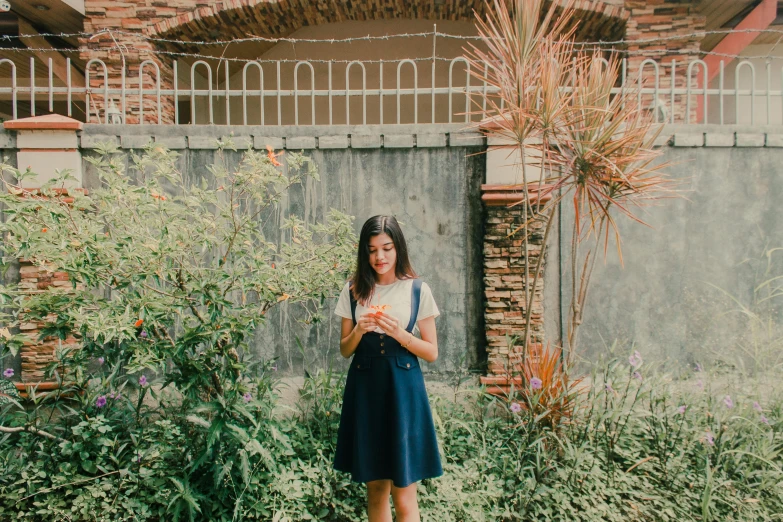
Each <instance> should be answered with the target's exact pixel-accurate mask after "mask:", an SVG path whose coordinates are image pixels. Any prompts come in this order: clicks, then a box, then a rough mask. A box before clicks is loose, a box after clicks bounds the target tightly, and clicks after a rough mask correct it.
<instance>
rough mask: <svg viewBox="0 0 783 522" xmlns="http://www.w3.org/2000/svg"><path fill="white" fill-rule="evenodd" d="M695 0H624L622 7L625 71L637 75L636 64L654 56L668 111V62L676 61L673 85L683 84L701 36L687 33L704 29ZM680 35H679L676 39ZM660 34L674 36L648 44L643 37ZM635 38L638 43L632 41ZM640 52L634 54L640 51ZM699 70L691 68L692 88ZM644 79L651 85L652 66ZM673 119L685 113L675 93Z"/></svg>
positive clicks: (682, 98) (647, 100)
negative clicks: (625, 17)
mask: <svg viewBox="0 0 783 522" xmlns="http://www.w3.org/2000/svg"><path fill="white" fill-rule="evenodd" d="M697 6H698V0H625V8H626V10H627V11H628V12H629V17H628V24H627V28H626V37H625V38H626V40H628V41H629V43H628V46H627V50H628V51H630V55H629V58H628V71H629V73H630V74H631V75H632V77H633V78H636V77H637V76H636V75H637V74H638V71H639V66H640V65H641V63H642V62H643V61H644V60H645V59H646V58H654V59H655V60H656V61H657V62H658V63H659V64H660V65H661V81H660V85H659V87H660V89H661V93H660V94H659V99H661V101H662V102H663V103H664V104H665V105H666V106H667V107H668V108H669V110H671V107H669V106H670V104H671V103H670V100H671V98H670V95H669V93H668V91H667V89H670V88H671V63H672V60H676V63H677V64H678V65H676V67H675V69H676V71H675V87H686V86H687V83H686V80H687V76H686V74H687V64H688V62H689V61H691V60H694V59H698V58H699V46H700V43H701V38H700V37H695V36H687V35H689V34H692V33H694V32H697V31H703V30H704V25H705V16H704V15H703V14H701V13H699V12H698V10H697ZM678 35H682V38H676V37H677V36H678ZM659 37H667V38H671V37H675V38H672V39H667V40H665V41H659V42H653V43H648V42H644V41H643V40H648V39H650V38H659ZM634 41H636V42H638V43H634ZM639 52H640V54H636V53H639ZM698 74H701V70H700V69H697V70H695V71H694V74H693V79H692V81H691V87H696V86H697V81H696V76H697V75H698ZM644 78H645V80H646V86H647V87H654V82H653V78H654V73H653V68H652V66H650V65H648V66H646V68H645V70H644ZM643 101H644V102H645V103H646V104H649V103H651V102H652V96H651V95H650V96H645V97H644V98H643ZM691 105H692V107H691V114H690V117H691V121H695V116H696V112H697V109H696V104H695V102H692V104H691ZM673 110H674V115H675V118H678V119H680V121H681V119H682V118H683V117H684V116H685V111H686V100H685V96H676V97H675V101H674V109H673Z"/></svg>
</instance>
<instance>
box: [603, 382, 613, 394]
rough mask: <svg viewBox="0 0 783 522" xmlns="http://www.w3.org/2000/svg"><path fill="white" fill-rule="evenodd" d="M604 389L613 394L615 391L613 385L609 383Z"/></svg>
mask: <svg viewBox="0 0 783 522" xmlns="http://www.w3.org/2000/svg"><path fill="white" fill-rule="evenodd" d="M604 389H605V390H606V391H608V392H613V391H614V388H612V385H611V384H609V383H608V382H607V383H606V386H604Z"/></svg>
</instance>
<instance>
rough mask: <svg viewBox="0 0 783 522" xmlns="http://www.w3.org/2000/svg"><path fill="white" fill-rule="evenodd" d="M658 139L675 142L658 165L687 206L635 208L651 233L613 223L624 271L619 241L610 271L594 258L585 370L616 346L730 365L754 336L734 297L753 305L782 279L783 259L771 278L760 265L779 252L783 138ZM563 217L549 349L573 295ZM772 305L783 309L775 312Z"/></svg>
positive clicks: (738, 132)
mask: <svg viewBox="0 0 783 522" xmlns="http://www.w3.org/2000/svg"><path fill="white" fill-rule="evenodd" d="M662 137H663V139H662V140H659V141H661V142H664V141H668V143H667V144H665V145H663V149H662V150H663V153H664V155H663V157H662V159H661V161H668V162H672V163H673V165H672V166H670V167H669V168H667V169H665V171H664V172H667V173H668V174H669V175H670V176H671V178H672V179H674V180H677V181H678V182H680V185H679V188H678V190H679V191H680V196H681V197H678V198H673V199H661V200H658V201H654V202H652V203H653V206H646V207H645V208H643V209H637V208H635V207H631V208H630V210H631V211H633V212H634V214H636V215H637V216H638V217H639V218H640V219H641V220H643V221H644V222H646V223H647V224H649V225H650V227H651V228H650V227H646V226H644V225H642V224H639V223H637V222H634V221H632V220H630V219H629V218H627V217H625V216H623V215H620V213H619V212H614V214H613V215H614V216H615V218H616V219H617V222H618V225H619V226H618V228H619V231H620V236H621V238H622V244H621V246H622V253H623V262H624V265H625V266H624V267H621V266H620V261H619V256H618V254H617V249H616V242H614V238H613V237H612V238H610V246H609V249H608V252H607V257H606V262H605V263H604V257H603V245H602V246H601V247H600V248H599V259H598V261H597V264H596V267H595V270H594V273H593V280H592V283H591V286H590V290H589V295H588V300H587V306H586V312H585V314H584V322H583V324H582V326H581V328H580V330H579V341H578V344H579V347H580V348H579V349H578V353H579V354H580V355H582V356H584V357H585V358H587V359H588V360H595V359H596V358H597V357H598V356H599V354H601V353H602V352H605V351H606V350H607V348H608V347H610V346H611V345H612V343H613V342H614V341H615V340H616V341H617V342H618V345H620V346H621V347H622V350H624V351H632V350H634V349H637V350H639V351H640V352H641V353H642V354H643V356H647V357H648V358H655V359H666V358H669V359H671V360H674V361H677V362H683V363H694V362H702V363H704V362H705V361H709V360H714V359H715V357H716V356H721V357H727V358H734V356H735V355H736V354H737V353H739V350H738V345H739V343H750V341H751V340H752V336H751V330H750V328H749V326H748V324H749V323H748V321H747V316H745V315H743V314H741V313H739V309H740V306H739V304H738V303H737V302H734V301H733V300H732V298H730V297H729V296H728V295H727V294H730V295H731V296H733V297H734V298H736V299H737V300H738V301H739V302H740V303H743V304H750V303H751V302H752V300H753V298H752V296H753V293H754V292H753V289H754V287H756V286H757V285H759V283H761V282H762V281H764V280H765V279H768V278H771V277H774V276H781V275H783V263H781V261H780V259H781V255H782V254H783V252H777V253H775V254H773V255H772V256H771V258H770V265H769V271H768V272H767V273H766V274H765V273H764V271H765V270H767V264H766V260H765V259H764V258H763V255H764V250H765V248H774V247H783V226H781V224H783V205H781V203H780V202H781V201H783V176H782V175H781V174H783V172H781V170H782V169H781V165H783V148H781V147H782V146H783V128H781V127H769V128H765V127H755V128H748V127H720V126H687V127H686V126H680V127H678V126H667V127H666V128H665V129H664V133H663V135H662ZM685 198H687V199H685ZM561 210H562V227H560V226H558V229H559V230H562V231H563V233H562V234H561V235H560V237H559V238H557V237H556V238H554V239H553V241H552V242H551V243H550V245H549V249H550V254H551V255H552V257H551V258H549V259H550V260H551V263H550V264H549V267H550V268H551V270H550V272H548V273H547V278H546V281H547V286H546V289H545V294H546V295H545V301H546V303H545V308H546V310H547V317H546V326H547V334H548V336H549V337H550V338H552V339H554V338H557V337H558V336H559V330H560V328H561V318H563V319H565V318H566V317H567V314H568V304H569V302H570V296H571V292H570V286H571V274H570V261H569V260H570V244H569V240H570V237H571V227H572V224H573V206H572V205H571V204H570V203H569V204H567V205H563V206H562V209H561ZM559 252H561V253H562V258H563V262H562V263H559V262H557V261H556V259H557V257H558V253H559ZM754 260H755V261H754ZM557 266H560V273H561V276H560V277H559V278H558V277H557V274H556V273H555V272H554V271H555V270H556V267H557ZM558 281H559V284H557V282H558ZM774 286H775V287H779V286H780V285H779V284H775V285H774ZM561 292H562V296H561V295H560V293H561ZM724 292H725V293H724ZM773 302H775V300H773ZM775 304H776V305H777V306H776V308H777V309H778V310H779V309H780V308H781V307H780V302H779V301H777V302H776V303H775ZM775 316H778V319H779V312H775V313H773V314H772V317H775ZM778 324H781V322H780V321H777V322H775V321H773V322H772V323H771V328H772V332H773V334H772V337H773V338H774V337H778V336H780V334H781V333H782V332H781V329H780V327H779V326H778ZM756 335H757V338H758V339H761V338H762V337H763V335H761V336H759V334H758V332H757V334H756ZM769 346H770V344H769V343H766V347H769ZM760 348H765V346H761V347H760ZM621 353H622V352H621ZM746 362H748V358H747V357H746Z"/></svg>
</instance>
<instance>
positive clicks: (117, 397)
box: [114, 392, 120, 401]
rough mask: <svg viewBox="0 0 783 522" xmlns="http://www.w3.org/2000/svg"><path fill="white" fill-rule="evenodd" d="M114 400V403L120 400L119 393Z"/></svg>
mask: <svg viewBox="0 0 783 522" xmlns="http://www.w3.org/2000/svg"><path fill="white" fill-rule="evenodd" d="M114 400H115V401H118V400H120V392H117V395H115V396H114Z"/></svg>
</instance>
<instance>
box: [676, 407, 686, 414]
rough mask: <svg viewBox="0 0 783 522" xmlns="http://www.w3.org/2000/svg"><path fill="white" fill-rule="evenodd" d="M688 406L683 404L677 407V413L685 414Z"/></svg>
mask: <svg viewBox="0 0 783 522" xmlns="http://www.w3.org/2000/svg"><path fill="white" fill-rule="evenodd" d="M686 408H687V406H685V405H684V404H683V405H682V406H680V407H679V408H677V413H679V414H680V415H684V414H685V409H686Z"/></svg>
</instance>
